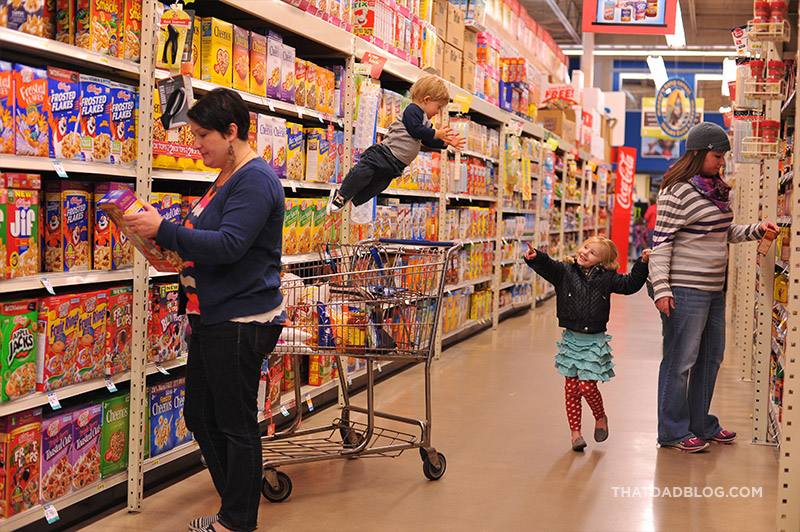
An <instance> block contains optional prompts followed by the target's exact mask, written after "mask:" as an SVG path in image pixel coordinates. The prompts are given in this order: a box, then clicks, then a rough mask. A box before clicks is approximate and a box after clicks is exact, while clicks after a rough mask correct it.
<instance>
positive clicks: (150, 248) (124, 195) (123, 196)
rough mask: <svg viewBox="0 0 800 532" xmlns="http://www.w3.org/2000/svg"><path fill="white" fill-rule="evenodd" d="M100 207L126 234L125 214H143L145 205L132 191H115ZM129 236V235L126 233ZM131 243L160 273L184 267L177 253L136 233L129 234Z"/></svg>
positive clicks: (109, 194)
mask: <svg viewBox="0 0 800 532" xmlns="http://www.w3.org/2000/svg"><path fill="white" fill-rule="evenodd" d="M98 206H99V207H100V208H101V209H103V210H105V211H106V212H108V215H109V216H110V217H111V220H112V221H113V222H114V223H115V224H117V225H118V226H119V227H120V229H121V230H122V231H123V232H125V225H124V223H123V221H122V217H123V216H124V215H125V214H129V213H137V212H142V211H143V210H144V205H143V204H142V203H141V202H140V201H139V199H138V198H137V197H136V195H135V194H134V193H133V191H131V190H127V189H126V190H113V191H111V192H109V193H108V194H107V195H106V196H105V197H104V198H103V199H101V200H100V201H99V202H98ZM126 234H127V233H126ZM127 236H128V238H129V239H130V241H131V242H132V243H133V245H134V246H135V247H136V249H138V250H139V252H140V253H142V254H143V255H144V256H145V257H146V258H147V260H148V261H149V262H150V264H152V265H153V267H154V268H156V269H157V270H159V271H165V272H168V271H177V270H178V269H180V268H181V267H182V265H183V261H182V260H181V259H180V257H179V256H178V254H177V253H175V252H174V251H169V250H163V249H161V247H160V246H158V245H157V244H156V243H155V242H154V241H152V240H148V239H144V238H141V237H140V236H138V235H136V234H135V233H130V234H127Z"/></svg>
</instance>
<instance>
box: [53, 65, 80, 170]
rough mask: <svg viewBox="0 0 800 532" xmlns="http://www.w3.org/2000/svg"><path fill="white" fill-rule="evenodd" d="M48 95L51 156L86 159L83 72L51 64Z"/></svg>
mask: <svg viewBox="0 0 800 532" xmlns="http://www.w3.org/2000/svg"><path fill="white" fill-rule="evenodd" d="M47 98H48V103H49V112H48V121H49V123H50V157H54V158H56V159H78V160H82V159H83V152H82V151H81V82H80V74H78V73H77V72H73V71H71V70H64V69H62V68H56V67H51V66H49V67H47Z"/></svg>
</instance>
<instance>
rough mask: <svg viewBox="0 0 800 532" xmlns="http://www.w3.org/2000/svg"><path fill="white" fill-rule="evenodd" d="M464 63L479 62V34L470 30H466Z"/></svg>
mask: <svg viewBox="0 0 800 532" xmlns="http://www.w3.org/2000/svg"><path fill="white" fill-rule="evenodd" d="M463 52H464V61H471V62H473V63H477V62H478V34H477V33H475V32H474V31H472V30H470V29H465V30H464V50H463Z"/></svg>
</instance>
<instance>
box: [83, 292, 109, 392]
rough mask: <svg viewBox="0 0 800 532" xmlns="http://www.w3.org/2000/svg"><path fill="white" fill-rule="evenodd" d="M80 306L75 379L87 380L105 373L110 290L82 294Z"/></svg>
mask: <svg viewBox="0 0 800 532" xmlns="http://www.w3.org/2000/svg"><path fill="white" fill-rule="evenodd" d="M80 308H81V310H80V316H79V326H78V349H77V352H76V356H75V379H76V381H77V382H85V381H90V380H92V379H97V378H100V377H102V376H103V375H104V374H105V348H106V314H107V310H108V290H99V291H96V292H89V293H87V294H82V296H81V307H80Z"/></svg>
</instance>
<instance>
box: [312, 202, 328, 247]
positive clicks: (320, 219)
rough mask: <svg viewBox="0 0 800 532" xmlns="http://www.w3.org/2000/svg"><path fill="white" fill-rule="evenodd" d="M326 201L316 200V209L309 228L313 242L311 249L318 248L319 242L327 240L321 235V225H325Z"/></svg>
mask: <svg viewBox="0 0 800 532" xmlns="http://www.w3.org/2000/svg"><path fill="white" fill-rule="evenodd" d="M327 206H328V201H327V200H326V199H318V200H316V210H315V211H314V222H313V225H312V229H311V241H312V243H313V250H317V249H319V246H320V244H323V243H325V242H327V239H325V237H324V236H323V227H324V226H325V217H326V215H327V213H326V207H327Z"/></svg>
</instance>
